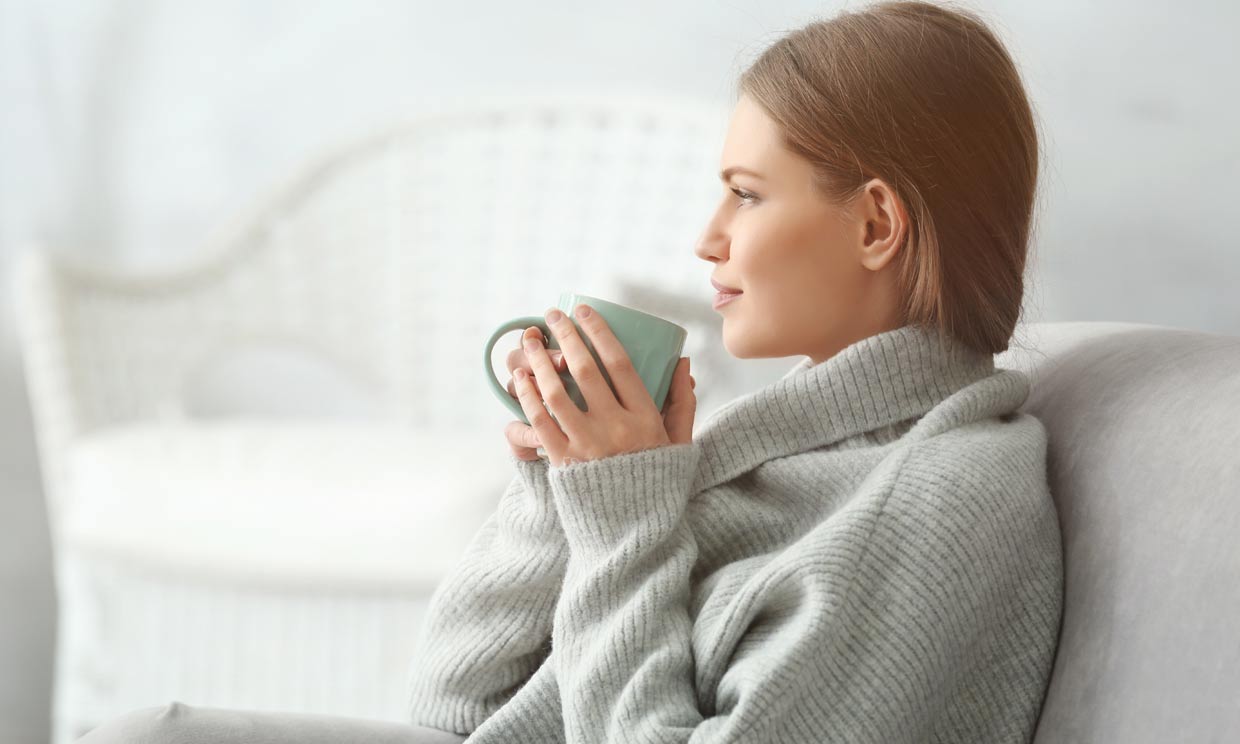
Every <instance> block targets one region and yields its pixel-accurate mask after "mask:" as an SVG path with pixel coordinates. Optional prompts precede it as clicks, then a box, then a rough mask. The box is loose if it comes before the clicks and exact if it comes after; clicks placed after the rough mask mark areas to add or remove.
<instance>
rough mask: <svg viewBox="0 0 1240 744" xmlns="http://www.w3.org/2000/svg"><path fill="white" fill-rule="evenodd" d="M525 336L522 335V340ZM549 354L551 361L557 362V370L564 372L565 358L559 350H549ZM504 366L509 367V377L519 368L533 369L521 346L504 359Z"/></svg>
mask: <svg viewBox="0 0 1240 744" xmlns="http://www.w3.org/2000/svg"><path fill="white" fill-rule="evenodd" d="M530 335H534V334H530ZM524 336H525V334H522V338H524ZM547 354H548V355H549V356H550V357H551V361H553V362H555V366H556V369H561V370H562V369H564V368H565V366H564V356H563V353H562V352H561V351H560V350H559V349H548V350H547ZM504 365H505V366H507V367H508V374H509V375H511V374H512V373H513V371H514V370H516V368H517V367H525V368H526V369H531V367H530V363H529V360H527V359H526V357H525V349H524V348H522V347H520V346H518V347H517V348H515V349H513V350H511V351H509V352H508V356H507V357H505V358H504ZM531 371H532V369H531Z"/></svg>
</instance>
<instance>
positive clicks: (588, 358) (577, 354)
mask: <svg viewBox="0 0 1240 744" xmlns="http://www.w3.org/2000/svg"><path fill="white" fill-rule="evenodd" d="M552 313H555V314H554V316H553V315H552ZM553 317H554V318H555V319H554V320H553V319H552V318H553ZM547 326H548V327H549V328H550V329H551V333H552V334H554V335H555V339H556V341H558V342H559V344H560V348H561V349H562V350H563V352H564V359H565V360H567V362H568V369H569V371H570V372H571V373H572V375H573V382H575V383H577V388H578V389H579V390H581V395H582V397H584V398H585V399H586V407H587V408H589V409H590V410H591V411H593V410H596V409H598V408H604V409H605V408H615V407H616V405H617V404H618V401H617V400H616V395H615V393H613V392H612V391H611V388H610V387H609V386H608V385H607V380H606V379H604V377H603V373H602V371H601V370H600V369H599V366H598V364H597V363H596V362H595V361H594V356H593V355H592V354H591V353H590V350H589V349H588V348H587V347H586V342H585V339H583V338H582V337H581V335H580V334H579V333H578V332H577V326H575V325H573V321H572V319H571V318H569V317H568V316H567V315H565V314H564V313H563V312H562V311H560V310H559V309H558V308H555V309H553V310H551V311H548V313H547ZM557 415H558V413H557Z"/></svg>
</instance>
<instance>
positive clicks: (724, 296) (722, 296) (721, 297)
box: [714, 292, 742, 310]
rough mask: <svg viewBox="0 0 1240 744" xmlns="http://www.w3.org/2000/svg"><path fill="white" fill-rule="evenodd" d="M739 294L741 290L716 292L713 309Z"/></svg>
mask: <svg viewBox="0 0 1240 744" xmlns="http://www.w3.org/2000/svg"><path fill="white" fill-rule="evenodd" d="M741 294H742V293H741V292H717V293H716V294H715V304H714V307H715V309H716V310H718V309H719V308H720V307H723V306H724V305H726V304H728V303H729V302H731V301H732V300H735V299H736V298H737V297H740V296H741Z"/></svg>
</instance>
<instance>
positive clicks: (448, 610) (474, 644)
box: [408, 455, 568, 733]
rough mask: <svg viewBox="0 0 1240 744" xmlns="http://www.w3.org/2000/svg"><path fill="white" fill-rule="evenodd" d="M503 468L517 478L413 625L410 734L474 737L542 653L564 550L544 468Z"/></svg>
mask: <svg viewBox="0 0 1240 744" xmlns="http://www.w3.org/2000/svg"><path fill="white" fill-rule="evenodd" d="M510 459H511V460H512V462H513V465H514V467H515V468H516V470H517V475H516V476H515V477H514V478H513V480H512V481H511V482H510V483H509V485H508V487H507V489H505V491H504V493H503V494H502V495H501V497H500V500H499V504H498V506H497V508H496V510H495V511H494V512H493V513H492V514H491V516H490V517H488V518H487V520H486V522H484V523H483V525H482V527H481V528H480V529H479V530H478V532H477V533H476V534H475V535H474V537H473V538H472V539H471V540H470V542H469V544H468V546H467V547H466V548H465V552H464V555H463V557H462V558H461V560H460V561H459V562H458V563H457V565H456V567H455V568H454V569H453V570H452V572H451V573H449V574H448V575H447V576H446V577H445V578H444V579H443V581H441V582H440V583H439V585H438V586H437V587H436V588H435V591H434V592H433V593H432V595H431V598H430V601H429V603H428V605H427V609H426V615H425V616H424V618H423V620H422V622H421V625H420V626H419V630H418V640H417V644H416V647H415V650H414V655H413V660H412V662H411V665H410V676H409V686H408V710H409V721H410V722H411V723H413V724H415V725H421V726H430V727H433V728H438V729H443V730H447V731H455V732H458V733H469V732H471V731H474V730H475V729H476V728H477V727H478V726H479V725H481V724H482V722H483V721H484V720H486V719H487V718H488V717H490V716H491V714H493V713H494V712H495V711H496V710H497V709H499V707H500V706H502V705H503V704H504V703H505V702H506V701H507V700H508V699H509V698H511V697H512V696H513V695H514V694H515V693H516V692H517V690H519V689H520V688H521V686H522V685H523V684H525V682H527V681H528V680H529V679H530V677H531V676H532V675H533V674H534V672H535V671H536V670H537V669H538V668H539V666H540V665H541V664H542V663H543V661H544V660H545V659H546V658H547V656H548V655H549V654H550V642H551V622H552V617H553V614H554V610H555V603H556V599H557V597H558V596H559V592H560V586H561V583H562V582H563V578H564V571H565V568H566V566H567V560H568V546H567V542H566V541H565V538H564V531H563V528H562V527H561V526H560V522H559V518H558V516H557V514H556V511H555V506H554V503H553V501H552V496H551V491H550V487H549V484H548V482H547V468H548V463H547V461H546V460H543V459H540V460H536V461H526V460H521V459H519V458H517V457H515V456H512V455H510Z"/></svg>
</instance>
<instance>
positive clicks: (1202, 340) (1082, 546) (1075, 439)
mask: <svg viewBox="0 0 1240 744" xmlns="http://www.w3.org/2000/svg"><path fill="white" fill-rule="evenodd" d="M1015 342H1016V344H1019V345H1023V346H1028V347H1031V349H1024V348H1016V345H1014V346H1013V348H1011V349H1009V350H1008V351H1007V352H1005V353H1003V354H1000V355H998V356H997V357H996V358H995V364H996V365H997V366H1000V367H1010V368H1019V369H1023V370H1025V371H1026V372H1028V373H1029V374H1030V375H1031V378H1032V386H1033V389H1032V392H1031V394H1030V397H1029V400H1028V401H1026V402H1025V405H1024V406H1022V408H1021V410H1023V411H1027V412H1029V413H1031V414H1033V415H1035V416H1037V417H1038V418H1039V419H1040V420H1041V421H1042V422H1043V424H1045V426H1046V428H1047V432H1048V437H1049V449H1048V455H1047V458H1048V465H1049V473H1050V485H1051V492H1052V494H1053V496H1054V498H1055V503H1056V505H1057V507H1058V510H1059V520H1060V526H1061V528H1062V532H1063V539H1064V562H1065V598H1064V618H1063V625H1062V629H1061V632H1060V643H1059V650H1058V654H1057V657H1056V660H1055V668H1054V672H1053V675H1052V678H1051V683H1050V687H1049V690H1048V692H1047V697H1046V701H1045V705H1044V707H1043V711H1042V716H1041V719H1040V722H1039V726H1038V733H1037V737H1036V739H1035V742H1037V744H1065V743H1067V742H1126V743H1127V742H1133V743H1135V742H1160V743H1162V742H1171V741H1176V742H1181V741H1183V742H1187V741H1192V742H1222V741H1240V464H1238V460H1240V338H1235V337H1230V336H1220V335H1212V334H1207V333H1199V332H1195V331H1187V330H1181V329H1176V328H1168V327H1162V326H1150V325H1140V324H1127V323H1092V322H1091V323H1034V324H1029V325H1026V326H1022V328H1021V329H1019V330H1018V332H1017V337H1016V339H1015Z"/></svg>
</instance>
